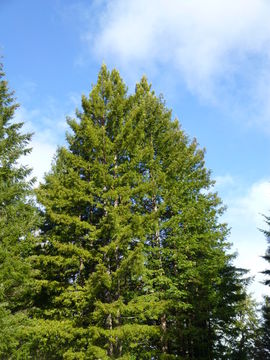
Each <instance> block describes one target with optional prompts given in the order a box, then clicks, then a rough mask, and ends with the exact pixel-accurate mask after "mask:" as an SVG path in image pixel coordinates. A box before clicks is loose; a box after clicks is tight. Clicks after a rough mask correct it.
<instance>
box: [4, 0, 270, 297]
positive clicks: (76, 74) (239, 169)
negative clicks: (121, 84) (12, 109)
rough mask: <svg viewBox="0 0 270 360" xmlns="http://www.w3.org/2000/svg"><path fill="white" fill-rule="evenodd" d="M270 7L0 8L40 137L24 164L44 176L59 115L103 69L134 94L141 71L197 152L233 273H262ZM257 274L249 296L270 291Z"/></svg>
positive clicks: (28, 4)
mask: <svg viewBox="0 0 270 360" xmlns="http://www.w3.org/2000/svg"><path fill="white" fill-rule="evenodd" d="M269 14H270V2H269V1H268V0H219V1H217V0H204V1H203V2H202V1H200V0H189V1H185V0H148V1H144V0H99V1H97V0H93V1H90V0H78V1H75V0H40V1H36V0H24V1H21V0H0V34H1V36H0V54H2V55H3V56H4V58H3V62H4V67H5V72H6V75H7V78H8V80H9V83H10V87H11V88H12V89H14V90H15V92H16V96H17V99H18V101H19V102H20V104H21V107H20V109H19V110H18V112H17V114H16V120H23V121H24V122H25V129H27V130H31V131H34V132H35V136H34V138H33V144H32V145H33V152H32V155H31V156H30V157H29V158H28V159H27V160H26V162H28V163H30V164H31V166H32V167H33V168H34V174H35V175H37V177H38V179H42V175H43V173H44V171H48V169H49V167H50V162H51V160H52V156H53V154H54V152H55V149H56V146H57V145H59V144H63V143H64V139H65V132H66V130H67V127H66V123H65V117H66V116H67V115H72V114H73V112H74V109H75V108H76V107H77V106H79V105H80V97H81V94H82V93H85V94H87V93H88V92H89V91H90V88H91V84H93V83H95V81H96V76H97V73H98V71H99V68H100V66H101V64H102V62H103V61H104V62H105V63H106V64H107V65H108V67H109V68H113V67H116V68H117V69H119V71H120V73H121V75H122V77H123V78H124V80H125V82H126V83H127V84H128V87H129V89H130V91H133V89H134V86H135V83H136V82H137V81H139V79H140V78H141V76H142V75H143V74H146V75H147V77H148V79H149V81H150V82H151V83H152V84H153V89H154V90H155V91H156V93H163V95H164V98H165V99H166V101H167V105H168V107H169V108H172V109H173V115H174V116H175V117H177V118H178V119H179V121H180V123H181V124H182V127H183V129H184V130H185V131H186V132H187V134H188V135H189V136H190V137H191V138H193V137H196V138H197V140H198V142H199V143H200V146H201V147H205V148H206V150H207V152H206V165H207V167H208V168H210V169H211V170H212V175H213V178H214V179H216V181H217V184H216V189H217V190H218V192H219V194H220V196H221V198H222V199H223V202H224V203H225V204H226V205H227V206H228V210H227V212H226V214H225V216H224V219H225V220H226V221H227V222H228V223H229V226H230V227H231V235H230V241H231V242H232V243H233V249H234V250H237V251H238V253H239V256H238V260H237V265H240V266H244V267H246V268H249V269H251V274H253V275H255V274H258V272H259V271H262V270H264V268H265V267H266V266H267V264H266V263H264V261H263V260H262V259H261V258H260V255H263V254H264V252H265V249H266V241H265V238H264V236H263V235H262V234H261V233H260V232H259V231H258V227H264V223H263V218H262V215H261V214H262V213H265V214H270V166H269V157H270V146H269V142H270V23H269ZM261 280H262V276H261V275H256V278H255V281H254V284H253V286H252V288H251V291H253V292H255V296H256V297H257V298H258V299H260V296H261V295H262V294H266V293H268V294H269V290H268V289H267V288H266V287H264V286H263V285H260V281H261Z"/></svg>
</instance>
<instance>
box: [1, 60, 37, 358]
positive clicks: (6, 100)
mask: <svg viewBox="0 0 270 360" xmlns="http://www.w3.org/2000/svg"><path fill="white" fill-rule="evenodd" d="M17 107H18V104H17V103H16V102H15V100H14V94H13V92H10V91H9V89H8V84H7V81H6V80H5V78H4V73H3V67H2V65H0V358H1V359H9V358H11V357H10V356H11V353H12V351H13V350H16V348H17V347H18V345H19V341H20V339H19V338H20V337H21V335H22V329H23V324H24V322H25V319H26V318H25V316H24V315H25V313H26V309H27V308H29V305H30V304H29V295H30V292H31V287H32V284H31V267H30V265H29V261H27V260H26V259H27V258H28V256H29V254H30V250H31V244H32V242H33V230H34V229H35V226H36V224H37V222H36V221H37V220H36V219H37V217H36V212H35V209H34V207H33V204H32V202H31V199H30V198H31V197H30V195H31V186H32V182H33V180H28V179H29V175H30V172H31V171H30V169H28V168H27V167H26V166H23V165H21V164H20V163H19V160H20V158H21V157H22V156H24V155H26V154H28V153H29V151H30V149H29V148H28V143H29V141H30V139H31V134H23V133H22V132H21V128H22V126H23V123H16V122H14V120H13V118H14V114H15V110H16V109H17Z"/></svg>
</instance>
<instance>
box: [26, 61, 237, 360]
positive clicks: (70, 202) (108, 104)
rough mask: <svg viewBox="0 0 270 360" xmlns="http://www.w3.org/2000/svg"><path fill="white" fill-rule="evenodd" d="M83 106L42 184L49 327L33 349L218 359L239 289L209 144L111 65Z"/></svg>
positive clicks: (38, 304)
mask: <svg viewBox="0 0 270 360" xmlns="http://www.w3.org/2000/svg"><path fill="white" fill-rule="evenodd" d="M76 115H77V119H68V123H69V126H70V127H71V129H72V134H69V135H68V136H67V141H68V147H67V148H65V147H62V148H60V149H59V150H58V153H57V156H56V160H55V163H54V165H53V167H52V170H51V172H50V173H49V174H47V176H46V178H45V183H44V184H43V185H41V186H40V188H39V189H38V191H37V196H38V200H39V202H40V203H41V204H42V206H43V208H44V224H43V228H42V239H43V240H42V242H41V243H40V246H39V248H38V251H37V254H36V256H34V257H33V261H34V263H35V267H36V269H39V270H40V271H39V274H38V276H37V280H36V281H37V287H38V288H39V289H40V292H39V293H38V294H37V296H36V297H35V299H34V304H35V316H36V318H38V319H40V324H43V329H44V327H46V329H48V332H47V334H46V336H45V338H46V341H45V343H46V346H45V345H44V343H42V344H41V345H40V343H39V344H38V343H37V344H36V346H33V349H32V356H37V354H38V356H39V358H50V359H60V358H64V359H110V358H115V359H116V358H117V359H161V358H164V359H165V358H166V359H173V358H183V359H197V360H198V359H214V358H217V357H215V346H216V345H215V344H216V342H217V339H218V331H220V329H221V323H222V321H223V322H224V321H227V323H228V322H230V321H232V318H233V316H234V314H235V309H236V306H235V304H236V303H237V302H238V301H240V298H241V296H242V295H243V291H242V287H241V286H242V285H241V281H240V277H239V276H238V275H237V273H236V272H234V271H233V267H232V265H231V256H229V255H227V254H226V251H227V249H228V248H229V245H228V244H227V242H226V235H227V228H226V225H225V224H220V223H219V222H218V217H219V215H220V214H222V211H223V209H222V206H221V202H220V200H219V198H218V197H217V195H216V194H215V193H211V191H210V188H211V186H212V184H213V182H212V181H211V178H210V172H209V171H208V170H207V169H206V168H205V164H204V151H202V150H200V149H198V145H197V143H196V141H195V140H194V141H191V142H190V141H189V139H188V137H187V136H186V135H185V134H184V132H183V131H182V130H181V129H180V128H179V124H178V121H177V120H175V121H172V120H171V112H170V111H168V110H167V109H166V107H165V104H164V101H163V99H162V98H161V97H159V98H158V97H156V96H155V94H154V92H153V91H152V90H151V87H150V86H149V85H148V83H147V81H146V79H145V78H143V79H142V80H141V82H140V83H139V84H137V86H136V91H135V94H133V95H127V89H126V86H125V85H124V83H123V81H122V80H121V78H120V76H119V74H118V72H117V71H116V70H113V71H112V72H111V73H110V72H109V71H108V70H107V68H106V66H105V65H103V66H102V68H101V71H100V73H99V76H98V81H97V84H96V85H95V86H93V88H92V90H91V92H90V94H89V97H85V96H83V97H82V111H77V114H76ZM41 270H42V271H41ZM221 284H223V285H224V286H221ZM224 288H226V293H225V290H224ZM225 297H227V298H230V299H233V306H232V305H230V304H227V303H226V302H224V298H225ZM221 309H222V310H223V311H224V312H225V313H226V314H227V318H226V320H225V318H224V315H223V313H222V311H221ZM232 309H233V310H232ZM41 328H42V327H41ZM37 333H38V332H37ZM41 333H42V331H41V332H39V334H41ZM38 336H40V335H38ZM43 345H44V346H43Z"/></svg>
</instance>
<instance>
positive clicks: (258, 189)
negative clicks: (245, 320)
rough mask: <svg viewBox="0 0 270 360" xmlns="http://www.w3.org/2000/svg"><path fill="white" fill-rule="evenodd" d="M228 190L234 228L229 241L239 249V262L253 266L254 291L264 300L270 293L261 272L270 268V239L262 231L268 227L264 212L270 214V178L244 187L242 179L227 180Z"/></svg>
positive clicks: (228, 215) (229, 216) (229, 215)
mask: <svg viewBox="0 0 270 360" xmlns="http://www.w3.org/2000/svg"><path fill="white" fill-rule="evenodd" d="M221 185H222V184H221ZM230 188H231V189H230ZM226 193H227V194H230V195H229V197H227V198H226V196H225V197H224V202H225V203H226V205H227V206H228V210H227V212H226V214H225V216H224V217H225V221H226V222H227V223H228V225H229V226H230V227H231V235H230V238H229V240H230V241H231V242H232V243H233V249H234V250H236V251H237V252H238V258H237V260H236V265H238V266H240V267H243V268H246V269H250V274H251V275H252V276H255V281H254V283H253V284H252V286H251V290H252V291H253V292H254V293H255V296H256V297H257V299H259V300H260V299H261V295H262V294H267V293H268V294H269V295H270V289H269V288H268V287H266V286H264V285H262V284H261V283H260V282H262V281H263V280H264V275H262V274H261V272H262V271H264V270H265V269H266V268H269V264H268V263H267V262H266V261H265V260H263V259H262V256H263V255H264V254H265V251H266V248H267V242H266V238H265V236H264V235H263V233H262V232H260V231H259V229H265V228H266V229H267V225H266V224H265V222H264V217H263V215H262V214H265V215H270V179H269V180H261V181H258V182H256V183H254V184H252V185H251V186H250V187H248V188H246V187H245V188H244V189H243V188H241V184H240V186H239V180H238V181H236V180H234V181H231V182H228V183H227V188H226Z"/></svg>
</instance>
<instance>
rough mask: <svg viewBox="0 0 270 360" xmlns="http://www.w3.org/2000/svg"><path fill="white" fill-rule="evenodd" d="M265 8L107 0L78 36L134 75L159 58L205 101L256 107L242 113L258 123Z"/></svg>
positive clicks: (267, 42)
mask: <svg viewBox="0 0 270 360" xmlns="http://www.w3.org/2000/svg"><path fill="white" fill-rule="evenodd" d="M269 13H270V2H269V1H268V0H205V1H203V2H202V1H201V0H188V1H186V0H148V1H144V0H128V1H127V0H114V1H112V0H108V1H107V2H106V6H105V7H103V11H102V12H101V14H97V16H98V17H99V26H98V27H97V28H98V30H95V31H93V29H91V30H89V31H88V33H85V36H84V39H85V41H86V42H88V43H89V46H90V48H91V51H94V52H95V53H96V55H97V56H98V57H99V58H100V59H105V60H106V61H109V62H111V63H113V65H114V64H117V66H120V67H122V68H125V69H128V72H129V73H136V76H137V73H138V72H142V71H146V72H147V71H148V70H149V69H151V71H153V68H157V69H158V65H160V64H161V65H165V66H166V72H168V73H170V72H171V70H173V73H174V75H175V74H178V78H179V79H181V81H184V82H185V84H186V86H187V87H188V88H189V90H190V91H192V92H193V93H195V94H196V95H198V96H200V98H202V99H204V100H206V101H211V102H212V103H218V104H219V105H222V104H223V105H226V106H228V104H230V110H231V106H232V105H233V106H234V109H233V110H234V111H235V112H239V111H240V110H242V108H241V104H243V102H244V103H245V107H247V106H248V109H249V110H250V112H252V111H253V112H254V113H255V112H258V109H259V108H260V109H263V110H260V113H259V114H257V118H258V117H259V118H260V120H258V119H257V118H256V119H255V118H253V117H254V115H253V114H250V116H249V118H248V119H247V120H246V121H247V122H248V123H254V122H260V124H261V123H262V122H264V124H263V125H264V126H265V125H266V124H265V119H266V117H267V115H268V114H269V115H270V108H269V105H268V94H269V93H270V86H269V85H268V84H269V82H267V83H266V82H265V78H266V77H267V78H269V77H270V22H269ZM157 71H158V70H157ZM163 71H164V70H163ZM247 104H248V105H247ZM267 126H268V127H269V128H270V126H269V120H268V121H267Z"/></svg>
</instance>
